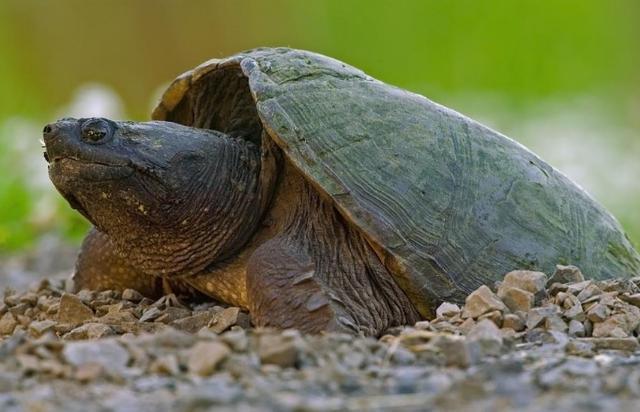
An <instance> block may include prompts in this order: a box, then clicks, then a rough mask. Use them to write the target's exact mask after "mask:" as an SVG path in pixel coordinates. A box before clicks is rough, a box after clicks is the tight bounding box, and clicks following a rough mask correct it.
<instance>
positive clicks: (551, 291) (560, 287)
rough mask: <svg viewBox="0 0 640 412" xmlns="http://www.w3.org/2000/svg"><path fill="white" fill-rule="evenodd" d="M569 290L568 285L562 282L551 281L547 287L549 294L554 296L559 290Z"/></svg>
mask: <svg viewBox="0 0 640 412" xmlns="http://www.w3.org/2000/svg"><path fill="white" fill-rule="evenodd" d="M568 290H569V286H567V285H565V284H564V283H553V284H552V285H551V286H550V287H549V295H551V296H556V295H557V294H558V293H560V292H567V291H568Z"/></svg>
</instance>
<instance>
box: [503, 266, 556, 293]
mask: <svg viewBox="0 0 640 412" xmlns="http://www.w3.org/2000/svg"><path fill="white" fill-rule="evenodd" d="M546 283H547V275H545V274H544V273H542V272H534V271H530V270H514V271H513V272H509V273H507V274H506V275H505V276H504V280H503V281H502V285H500V288H506V287H515V288H518V289H522V290H526V291H527V292H529V293H533V294H534V295H536V296H537V295H538V294H540V293H544V292H545V285H546ZM498 293H499V291H498Z"/></svg>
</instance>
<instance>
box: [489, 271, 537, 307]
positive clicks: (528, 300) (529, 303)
mask: <svg viewBox="0 0 640 412" xmlns="http://www.w3.org/2000/svg"><path fill="white" fill-rule="evenodd" d="M534 273H537V272H534ZM498 297H499V298H500V299H502V301H503V302H504V304H505V305H507V307H508V308H509V309H510V310H511V311H512V312H517V311H523V312H527V311H528V310H529V309H531V308H532V307H533V303H534V294H533V293H531V292H529V291H526V290H524V289H520V288H517V287H515V286H509V285H506V286H505V284H504V283H503V284H502V286H501V287H500V289H499V290H498Z"/></svg>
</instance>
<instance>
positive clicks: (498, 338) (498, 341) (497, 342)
mask: <svg viewBox="0 0 640 412" xmlns="http://www.w3.org/2000/svg"><path fill="white" fill-rule="evenodd" d="M467 341H468V342H469V343H477V344H478V345H479V348H480V350H481V352H482V353H483V354H484V355H498V354H500V351H501V350H502V334H501V333H500V329H498V327H497V326H496V324H495V323H493V322H492V321H490V320H488V319H485V320H482V321H480V322H478V323H477V324H476V325H475V326H474V327H472V328H471V330H470V331H469V333H468V334H467Z"/></svg>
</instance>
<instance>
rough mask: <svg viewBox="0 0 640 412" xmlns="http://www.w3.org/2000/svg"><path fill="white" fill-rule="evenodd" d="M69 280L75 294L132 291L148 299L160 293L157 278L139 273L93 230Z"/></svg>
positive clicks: (105, 238)
mask: <svg viewBox="0 0 640 412" xmlns="http://www.w3.org/2000/svg"><path fill="white" fill-rule="evenodd" d="M73 280H74V287H75V289H76V290H80V289H91V290H108V289H111V290H120V291H122V290H124V289H135V290H137V291H138V292H140V293H142V294H143V295H144V296H147V297H149V298H158V297H160V296H162V295H163V291H164V288H163V282H162V280H161V279H160V278H158V277H155V276H149V275H146V274H144V273H142V272H140V271H139V270H137V269H136V268H134V267H133V266H131V265H130V264H129V263H128V262H127V261H126V260H125V259H123V258H121V257H120V256H118V254H117V253H116V252H115V249H114V247H113V245H112V244H111V241H110V240H109V236H107V235H106V234H104V233H102V232H100V231H98V230H97V229H95V228H92V229H91V231H90V232H89V234H88V235H87V237H85V239H84V241H83V242H82V246H81V248H80V255H79V256H78V260H77V262H76V269H75V273H74V276H73Z"/></svg>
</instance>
